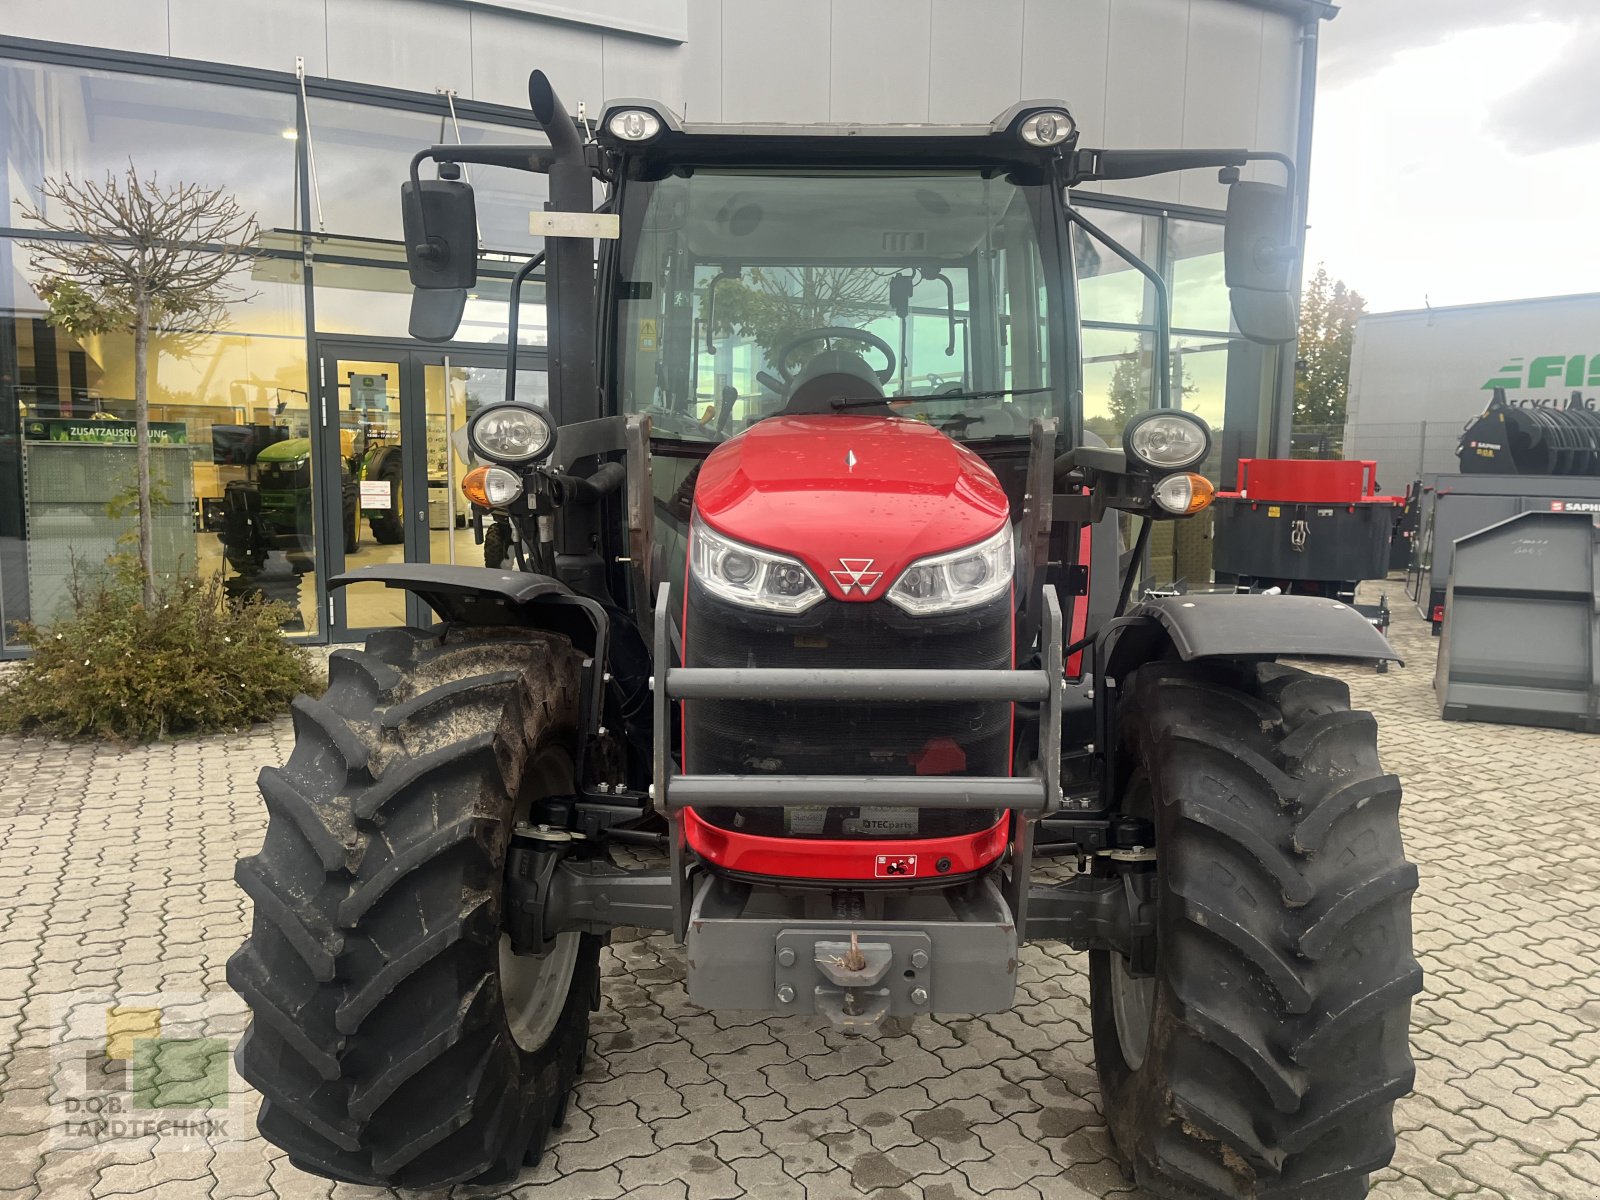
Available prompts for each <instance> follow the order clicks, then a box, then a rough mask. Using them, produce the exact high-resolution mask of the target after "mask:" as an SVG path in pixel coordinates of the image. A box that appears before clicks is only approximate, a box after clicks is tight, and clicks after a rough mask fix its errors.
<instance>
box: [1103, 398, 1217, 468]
mask: <svg viewBox="0 0 1600 1200" xmlns="http://www.w3.org/2000/svg"><path fill="white" fill-rule="evenodd" d="M1122 448H1123V449H1124V450H1126V451H1127V452H1128V454H1129V455H1130V456H1131V457H1132V458H1134V459H1135V460H1137V461H1138V462H1140V463H1142V464H1144V465H1145V466H1147V467H1154V468H1156V470H1158V471H1182V470H1185V469H1186V468H1188V467H1192V466H1194V465H1195V464H1196V463H1198V462H1200V461H1201V460H1203V459H1204V458H1205V456H1206V455H1207V454H1209V453H1210V452H1211V427H1210V426H1209V425H1207V424H1206V423H1205V422H1204V421H1202V420H1201V419H1200V418H1199V417H1197V416H1195V415H1194V414H1193V413H1186V412H1179V411H1177V410H1176V409H1160V410H1157V411H1156V412H1148V413H1143V414H1141V415H1140V416H1137V417H1135V418H1134V419H1133V420H1131V421H1129V422H1128V424H1127V425H1126V427H1124V429H1123V430H1122Z"/></svg>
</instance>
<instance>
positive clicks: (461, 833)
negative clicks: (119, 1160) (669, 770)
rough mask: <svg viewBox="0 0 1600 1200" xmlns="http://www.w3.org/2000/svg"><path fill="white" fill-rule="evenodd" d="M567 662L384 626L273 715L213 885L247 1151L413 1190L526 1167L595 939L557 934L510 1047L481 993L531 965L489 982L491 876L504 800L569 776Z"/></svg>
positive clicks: (500, 842)
mask: <svg viewBox="0 0 1600 1200" xmlns="http://www.w3.org/2000/svg"><path fill="white" fill-rule="evenodd" d="M579 667H580V659H579V657H578V654H577V652H576V651H575V650H574V649H573V648H572V647H571V646H570V645H569V644H568V643H567V642H566V641H565V640H564V639H561V638H559V637H554V636H550V635H544V634H539V633H523V632H517V633H515V634H511V635H510V636H501V637H480V638H478V639H476V640H466V641H441V640H440V639H439V638H437V637H435V636H433V635H431V634H428V633H425V632H422V631H419V630H393V631H388V632H384V633H381V634H378V635H376V636H375V637H373V638H372V639H371V640H370V641H369V642H368V643H367V646H366V649H365V650H359V651H357V650H341V651H338V652H336V653H335V654H334V655H333V656H332V657H331V658H330V661H329V688H328V691H327V693H326V694H325V695H324V696H323V697H322V699H320V700H314V699H310V698H309V697H304V696H302V697H300V698H299V699H297V700H296V701H295V704H294V723H295V748H294V752H293V754H292V755H291V756H290V758H289V762H288V764H287V765H286V766H285V767H284V768H282V769H281V770H279V769H277V768H272V767H269V768H267V769H265V770H264V771H262V772H261V777H260V785H261V793H262V796H263V798H264V799H265V801H266V805H267V809H268V813H269V823H268V826H267V834H266V840H265V843H264V844H263V846H262V848H261V852H260V853H259V854H256V855H254V856H252V857H250V858H246V859H243V860H242V861H241V862H240V863H239V865H238V869H237V872H236V878H237V879H238V882H239V884H240V886H241V887H242V888H243V889H244V891H245V892H246V893H247V894H248V895H249V896H250V898H251V901H252V902H253V904H254V908H255V919H254V925H253V927H252V930H251V934H250V938H249V940H248V941H246V942H245V944H244V946H243V947H242V948H241V949H240V950H239V952H238V953H237V954H235V955H234V956H233V958H232V959H231V960H230V961H229V963H228V982H229V984H230V985H231V986H232V987H233V988H234V989H235V990H236V991H237V992H239V993H240V995H241V996H243V997H244V999H245V1000H246V1002H247V1003H248V1004H249V1006H250V1008H251V1010H252V1014H253V1022H252V1024H251V1027H250V1029H249V1031H248V1032H247V1033H246V1034H245V1036H244V1038H243V1040H242V1041H241V1043H240V1046H239V1049H238V1052H237V1064H238V1067H239V1072H240V1074H241V1075H242V1076H243V1077H244V1078H245V1079H246V1080H247V1081H248V1082H249V1083H250V1084H251V1085H252V1086H254V1087H255V1088H256V1089H257V1091H259V1092H260V1093H261V1095H262V1099H263V1102H262V1105H261V1112H260V1116H259V1119H258V1124H259V1127H260V1130H261V1133H262V1136H263V1137H265V1138H266V1139H267V1140H268V1141H270V1142H272V1143H274V1144H275V1145H278V1146H280V1147H282V1148H283V1149H284V1150H286V1151H287V1152H288V1154H289V1157H290V1159H291V1161H293V1162H294V1163H295V1164H296V1165H297V1166H300V1167H302V1168H303V1169H305V1170H308V1171H311V1172H314V1173H316V1174H319V1175H324V1176H329V1177H332V1178H337V1179H345V1180H350V1181H353V1182H358V1183H368V1184H378V1185H386V1186H393V1187H415V1188H425V1187H438V1186H443V1185H445V1184H449V1183H454V1182H461V1181H467V1180H472V1181H475V1182H481V1183H489V1182H498V1181H503V1180H507V1179H510V1178H511V1177H513V1176H515V1175H516V1173H517V1172H518V1170H519V1169H520V1168H521V1167H522V1165H523V1164H524V1162H525V1161H527V1162H534V1161H537V1158H538V1156H539V1154H540V1152H541V1150H542V1148H543V1144H544V1139H545V1135H546V1133H547V1131H548V1130H549V1128H550V1126H551V1125H552V1124H553V1123H554V1122H556V1121H558V1120H559V1119H560V1116H561V1114H562V1112H563V1111H564V1108H565V1102H566V1096H567V1093H568V1090H569V1089H570V1087H571V1084H572V1080H573V1077H574V1075H575V1074H576V1072H577V1070H578V1067H579V1063H580V1060H581V1057H582V1054H583V1049H584V1044H585V1040H586V1037H587V1033H588V1024H589V1012H590V1010H591V1008H592V1006H593V1005H594V1004H595V1003H596V1002H597V1001H598V996H599V965H598V954H599V948H600V941H599V939H597V938H594V937H590V936H588V935H582V936H580V935H577V934H568V935H564V937H563V938H562V939H558V949H557V950H556V951H552V953H551V955H550V956H549V958H550V959H551V960H555V959H556V958H557V956H558V955H560V956H561V960H560V965H559V967H555V968H551V970H550V971H549V972H547V973H546V975H547V978H546V986H545V988H544V991H542V992H536V993H535V995H536V996H537V997H538V998H539V1001H540V1006H541V1007H542V1009H543V1016H542V1018H541V1019H540V1020H539V1021H537V1022H536V1023H535V1024H534V1025H531V1026H530V1025H526V1024H524V1025H521V1026H519V1029H518V1030H517V1031H515V1032H514V1031H513V1028H512V1025H511V1023H510V1022H509V1021H508V1015H507V1004H506V1002H505V1001H504V1000H503V999H502V991H503V990H513V991H514V990H515V988H514V987H513V986H512V984H511V983H509V982H507V981H508V980H514V979H515V977H516V971H517V970H518V969H524V968H519V967H518V964H524V965H525V964H529V963H538V962H539V961H541V960H529V959H510V960H509V962H508V966H507V968H505V969H504V970H503V969H502V965H501V962H502V960H501V953H502V952H501V903H502V889H503V878H502V872H503V869H504V861H505V854H506V845H507V840H508V837H509V830H510V823H511V818H512V813H513V808H514V804H515V803H516V800H515V798H518V797H520V798H522V799H526V798H527V796H528V795H529V794H530V791H531V792H534V793H537V790H538V789H539V788H540V787H549V786H551V783H550V779H549V778H548V777H549V773H550V772H549V765H550V764H551V763H555V764H556V765H557V766H559V765H560V763H561V762H562V761H565V762H566V763H567V764H568V765H567V768H566V770H567V772H568V774H569V775H570V758H569V757H568V758H565V759H564V758H563V756H565V755H567V754H568V753H569V752H568V751H567V749H566V748H567V747H568V746H570V745H572V744H573V741H574V736H573V732H572V731H573V729H574V727H575V724H576V721H577V709H578V688H579ZM557 774H559V771H558V772H557ZM507 970H509V971H510V972H511V974H509V975H508V974H506V971H507ZM568 973H570V978H568ZM503 983H505V985H506V987H505V989H503V987H502V984H503ZM535 1029H536V1031H537V1032H535V1033H533V1036H534V1038H535V1043H534V1044H531V1045H527V1046H524V1045H522V1044H519V1038H520V1041H522V1042H528V1041H529V1037H528V1036H527V1035H528V1034H529V1033H530V1032H532V1031H534V1030H535Z"/></svg>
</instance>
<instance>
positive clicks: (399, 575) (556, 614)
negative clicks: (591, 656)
mask: <svg viewBox="0 0 1600 1200" xmlns="http://www.w3.org/2000/svg"><path fill="white" fill-rule="evenodd" d="M352 583H381V584H383V585H384V586H385V587H391V588H399V589H400V590H401V591H405V592H411V593H413V594H415V595H416V596H417V597H418V598H419V599H421V601H422V602H423V603H424V604H426V605H427V606H428V607H429V608H431V609H433V611H434V612H436V613H438V614H439V619H440V620H442V621H445V622H447V623H449V624H452V625H475V626H487V625H520V626H524V627H528V628H535V629H548V630H550V631H551V632H553V633H562V634H565V635H567V636H568V637H569V638H571V639H572V642H573V644H574V645H575V646H577V647H578V648H579V649H581V650H584V651H587V652H590V653H593V652H594V650H595V648H596V646H597V645H598V646H600V647H601V648H602V649H603V648H604V644H605V639H606V634H607V630H608V626H609V618H608V617H607V615H606V611H605V609H604V608H603V607H602V606H601V605H600V604H598V603H597V602H596V601H594V600H591V599H589V598H588V597H586V596H579V595H578V594H576V593H575V592H573V590H572V589H571V588H569V587H567V585H566V584H564V583H562V582H561V581H560V580H559V579H552V578H551V577H550V576H548V575H535V574H533V573H532V572H529V571H505V570H498V569H496V568H494V567H453V566H450V565H448V564H446V563H381V564H377V565H374V566H370V567H357V568H356V569H355V570H353V571H346V572H344V574H342V575H335V576H334V577H333V578H332V579H330V580H329V581H328V586H329V587H348V586H349V585H350V584H352Z"/></svg>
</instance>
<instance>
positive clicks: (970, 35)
mask: <svg viewBox="0 0 1600 1200" xmlns="http://www.w3.org/2000/svg"><path fill="white" fill-rule="evenodd" d="M1022 3H1023V0H983V3H981V4H973V3H970V2H969V0H934V2H933V39H932V44H931V46H930V52H929V58H930V74H929V80H928V88H929V100H928V119H929V120H931V121H934V122H957V123H960V122H966V123H973V122H979V121H989V120H992V119H993V118H994V117H995V115H996V114H997V113H1000V112H1003V111H1004V110H1005V109H1007V108H1009V107H1010V106H1011V105H1013V104H1015V103H1016V102H1017V100H1018V99H1020V97H1019V95H1018V93H1019V92H1020V90H1021V88H1022Z"/></svg>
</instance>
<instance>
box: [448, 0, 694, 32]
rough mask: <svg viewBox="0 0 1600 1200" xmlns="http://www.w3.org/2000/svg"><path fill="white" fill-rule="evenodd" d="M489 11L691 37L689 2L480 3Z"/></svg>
mask: <svg viewBox="0 0 1600 1200" xmlns="http://www.w3.org/2000/svg"><path fill="white" fill-rule="evenodd" d="M476 2H477V3H478V4H480V5H482V6H483V7H485V8H503V9H507V10H509V11H512V12H520V13H532V14H534V15H535V16H546V17H554V18H556V19H557V20H561V21H576V22H577V23H578V24H580V25H593V26H596V27H598V28H601V29H615V30H618V31H625V32H628V33H636V34H643V35H646V36H648V37H654V38H664V39H666V40H669V41H674V42H682V41H683V40H684V39H685V38H687V37H688V36H689V33H688V8H689V0H476Z"/></svg>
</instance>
